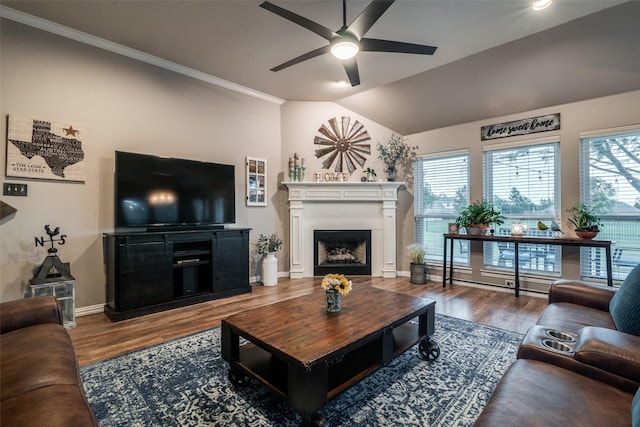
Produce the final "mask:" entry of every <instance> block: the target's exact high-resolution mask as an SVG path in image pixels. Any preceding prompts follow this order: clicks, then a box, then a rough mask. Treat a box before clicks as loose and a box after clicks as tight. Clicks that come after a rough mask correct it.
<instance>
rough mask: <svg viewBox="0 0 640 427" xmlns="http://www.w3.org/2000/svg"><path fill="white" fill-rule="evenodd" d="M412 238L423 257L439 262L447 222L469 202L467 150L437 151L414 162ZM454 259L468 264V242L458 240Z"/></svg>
mask: <svg viewBox="0 0 640 427" xmlns="http://www.w3.org/2000/svg"><path fill="white" fill-rule="evenodd" d="M413 194H414V209H413V211H414V220H415V222H414V240H415V242H416V243H419V244H422V245H423V246H425V248H426V250H427V255H426V258H427V260H431V261H442V254H443V250H444V247H443V244H444V242H443V240H444V239H443V237H442V234H443V233H446V232H447V231H448V226H449V223H451V222H455V220H456V218H457V217H458V214H459V213H460V212H461V211H462V209H464V208H465V207H466V206H467V205H468V204H469V153H468V151H466V150H465V151H456V152H449V153H440V154H437V155H432V156H429V157H425V158H421V159H418V160H416V162H415V163H414V192H413ZM458 242H460V243H456V246H455V247H454V257H453V258H454V262H456V263H463V264H468V263H469V250H468V242H462V241H458Z"/></svg>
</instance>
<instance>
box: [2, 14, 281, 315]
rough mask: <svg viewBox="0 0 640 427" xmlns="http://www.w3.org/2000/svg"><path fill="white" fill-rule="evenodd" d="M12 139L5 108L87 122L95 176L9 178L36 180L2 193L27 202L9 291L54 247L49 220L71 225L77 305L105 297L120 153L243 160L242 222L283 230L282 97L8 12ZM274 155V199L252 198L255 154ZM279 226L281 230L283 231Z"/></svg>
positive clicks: (5, 102) (68, 251)
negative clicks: (41, 26)
mask: <svg viewBox="0 0 640 427" xmlns="http://www.w3.org/2000/svg"><path fill="white" fill-rule="evenodd" d="M1 31H2V33H1V36H2V40H1V43H2V44H1V55H2V56H1V58H0V59H1V67H2V68H1V73H2V74H1V95H2V105H1V106H0V107H1V114H2V121H1V122H2V125H1V129H0V132H1V133H2V135H3V144H5V143H6V117H7V115H9V114H20V115H26V116H29V117H35V118H41V119H53V120H61V121H69V122H73V123H79V124H82V125H84V126H85V127H86V129H87V135H85V139H84V145H83V148H84V150H85V152H86V159H87V177H86V182H85V183H84V184H77V183H76V184H73V183H64V182H54V181H38V180H26V179H19V178H6V177H4V168H5V163H6V149H5V147H3V148H2V150H0V151H1V152H2V158H1V165H0V167H1V168H2V182H5V181H8V182H18V183H26V184H28V186H29V195H28V197H7V196H1V197H2V200H3V201H4V202H6V203H9V204H10V205H12V206H14V207H15V208H17V209H18V211H17V213H16V214H15V216H13V217H10V218H7V219H5V220H4V221H3V222H2V223H1V224H0V300H2V301H6V300H13V299H17V298H21V297H22V296H23V293H24V291H25V289H26V285H27V282H28V280H29V279H30V278H31V277H32V275H33V271H32V269H33V266H34V265H37V264H40V263H41V262H42V261H43V259H44V257H45V256H46V247H45V248H42V247H39V248H37V249H36V248H35V246H34V237H40V236H43V235H44V236H46V234H45V230H44V228H43V227H44V225H45V224H51V225H52V226H59V227H60V228H61V230H62V232H63V233H64V234H67V235H68V239H67V242H66V244H65V245H64V246H60V251H59V255H60V258H61V259H62V260H63V261H65V262H70V263H71V272H72V274H73V275H74V276H75V278H76V284H77V293H76V307H86V306H92V305H97V304H102V303H104V301H105V273H104V267H103V256H102V233H103V232H110V231H113V210H114V208H113V172H114V151H116V150H121V151H133V152H140V153H148V154H157V155H163V156H171V157H181V158H187V159H196V160H204V161H212V162H219V163H227V164H233V165H235V167H236V196H237V197H236V211H237V223H236V224H237V225H238V226H243V227H251V228H252V229H253V230H252V232H251V239H252V241H253V240H255V236H256V235H257V234H258V233H271V232H273V231H280V232H281V230H278V229H277V227H279V223H280V219H279V212H278V209H277V208H278V201H277V199H274V198H273V197H274V195H277V192H276V189H277V185H276V182H277V180H276V176H277V172H278V170H279V168H278V165H279V163H280V159H281V154H280V153H281V146H280V140H281V135H280V106H279V105H277V104H273V103H269V102H266V101H261V100H257V99H255V98H251V97H248V96H245V95H242V94H239V93H236V92H232V91H229V90H226V89H222V88H218V87H215V86H211V85H207V84H204V83H201V82H199V81H196V80H193V79H190V78H187V77H184V76H181V75H178V74H175V73H173V72H170V71H166V70H163V69H160V68H157V67H153V66H150V65H146V64H143V63H140V62H137V61H134V60H131V59H128V58H124V57H121V56H117V55H115V54H112V53H108V52H105V51H102V50H100V49H96V48H93V47H89V46H86V45H82V44H80V43H77V42H73V41H69V40H66V39H63V38H60V37H58V36H54V35H51V34H47V33H44V32H42V31H39V30H35V29H32V28H29V27H25V26H23V25H21V24H17V23H14V22H11V21H7V20H3V21H2V28H1ZM247 155H250V156H254V157H261V158H265V159H267V160H268V162H269V165H270V166H273V167H270V168H269V170H268V173H269V176H268V187H269V194H270V195H271V196H272V199H271V200H269V204H268V206H267V207H266V208H264V207H260V208H258V207H250V208H249V207H246V206H245V203H244V195H245V166H244V163H245V157H246V156H247ZM274 228H275V229H274Z"/></svg>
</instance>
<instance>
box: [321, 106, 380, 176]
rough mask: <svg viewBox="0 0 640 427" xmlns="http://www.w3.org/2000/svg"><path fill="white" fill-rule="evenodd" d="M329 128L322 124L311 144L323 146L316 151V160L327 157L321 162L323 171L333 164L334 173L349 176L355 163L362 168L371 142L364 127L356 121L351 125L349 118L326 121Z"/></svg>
mask: <svg viewBox="0 0 640 427" xmlns="http://www.w3.org/2000/svg"><path fill="white" fill-rule="evenodd" d="M328 122H329V127H327V126H326V125H325V124H323V125H322V126H321V127H320V129H318V132H319V133H320V135H317V136H316V137H315V138H314V140H313V143H314V144H316V145H320V146H323V147H322V148H317V149H316V154H315V155H316V157H317V158H318V159H320V158H322V157H325V156H327V158H325V159H324V160H323V161H322V168H323V169H330V168H331V167H332V165H333V164H334V163H335V168H334V170H335V172H344V170H345V169H346V170H347V171H349V175H351V174H352V173H353V171H355V170H356V163H357V164H358V165H359V166H360V167H363V166H364V164H365V162H366V161H367V157H366V156H369V155H371V145H370V144H369V143H367V141H370V140H371V137H370V136H369V133H368V132H367V131H366V130H365V128H364V125H363V124H362V123H360V122H359V121H358V120H356V121H354V122H353V124H351V117H348V116H343V117H342V118H341V119H338V118H337V117H333V118H331V119H329V120H328Z"/></svg>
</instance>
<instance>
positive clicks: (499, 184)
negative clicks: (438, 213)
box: [483, 141, 561, 274]
mask: <svg viewBox="0 0 640 427" xmlns="http://www.w3.org/2000/svg"><path fill="white" fill-rule="evenodd" d="M559 147H560V143H559V142H558V141H554V142H544V143H540V142H536V143H533V144H526V143H521V144H518V145H515V146H514V145H513V144H512V145H510V146H499V145H496V146H493V147H487V148H485V151H484V157H483V162H484V168H483V175H484V179H483V187H484V189H483V193H484V198H485V199H486V200H488V201H490V202H491V203H493V204H494V206H495V207H496V208H498V209H500V210H501V211H502V215H503V216H504V217H505V218H504V224H503V225H501V226H498V227H497V228H496V230H495V233H496V234H499V235H509V234H510V233H511V223H512V222H516V221H517V222H520V223H521V224H522V225H523V226H524V228H525V234H527V235H534V236H536V235H537V236H544V237H548V236H551V235H553V231H551V230H539V229H538V227H537V224H538V222H539V221H540V222H543V223H544V224H545V225H546V226H550V225H551V221H556V222H557V223H558V224H560V223H561V222H560V212H559V210H560V156H559V149H560V148H559ZM519 247H520V253H519V258H520V263H521V265H520V268H521V269H523V270H525V271H526V270H530V271H535V272H536V273H540V274H550V273H558V272H560V266H561V260H560V255H561V252H560V249H559V248H558V247H554V246H551V245H520V246H519ZM514 259H515V254H514V253H513V248H512V247H510V246H509V244H504V243H500V244H498V243H495V242H492V243H485V245H484V264H485V267H495V268H513V262H514Z"/></svg>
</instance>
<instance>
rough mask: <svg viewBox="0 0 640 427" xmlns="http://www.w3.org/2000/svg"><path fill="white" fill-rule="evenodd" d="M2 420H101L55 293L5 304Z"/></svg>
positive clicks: (1, 309)
mask: <svg viewBox="0 0 640 427" xmlns="http://www.w3.org/2000/svg"><path fill="white" fill-rule="evenodd" d="M0 329H1V331H0V332H1V333H0V422H1V423H2V425H3V426H4V427H11V426H20V427H25V426H39V427H40V426H49V427H51V426H54V427H58V426H60V427H62V426H64V427H69V426H74V427H76V426H78V427H79V426H97V425H98V423H97V422H96V419H95V417H94V415H93V412H91V408H90V407H89V403H88V402H87V399H86V397H85V395H84V390H83V389H82V384H81V382H80V371H79V369H78V363H77V359H76V355H75V352H74V350H73V345H72V343H71V339H70V338H69V334H68V333H67V331H66V330H65V329H64V327H63V326H62V312H61V311H60V307H59V306H58V303H57V302H56V300H55V299H54V298H53V297H44V296H43V297H34V298H27V299H23V300H17V301H10V302H5V303H2V304H0Z"/></svg>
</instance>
